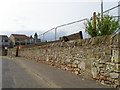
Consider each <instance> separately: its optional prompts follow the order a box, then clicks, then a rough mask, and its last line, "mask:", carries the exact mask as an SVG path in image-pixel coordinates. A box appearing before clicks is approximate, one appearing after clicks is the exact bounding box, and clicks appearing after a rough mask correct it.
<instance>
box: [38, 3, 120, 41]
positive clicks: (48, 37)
mask: <svg viewBox="0 0 120 90" xmlns="http://www.w3.org/2000/svg"><path fill="white" fill-rule="evenodd" d="M106 13H109V14H110V15H111V16H112V17H114V18H115V19H117V20H119V23H120V2H119V4H118V5H116V6H115V7H112V8H110V9H108V10H106V11H103V15H104V14H106ZM86 20H87V18H85V19H81V20H78V21H75V22H71V23H67V24H63V25H60V26H57V27H54V28H52V29H50V30H48V31H46V32H44V33H43V34H41V35H39V38H40V39H41V41H42V42H46V41H47V42H48V41H55V40H59V38H60V37H63V36H68V35H71V34H74V33H78V32H80V31H82V34H83V38H89V37H90V36H89V35H88V34H86V33H85V26H84V23H85V22H86Z"/></svg>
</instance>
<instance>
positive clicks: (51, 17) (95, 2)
mask: <svg viewBox="0 0 120 90" xmlns="http://www.w3.org/2000/svg"><path fill="white" fill-rule="evenodd" d="M118 1H120V0H103V2H104V11H105V10H107V9H110V8H112V7H113V6H116V5H118ZM100 2H101V0H84V1H83V0H0V34H7V35H8V36H10V34H12V33H18V34H26V35H28V36H30V35H33V34H34V33H35V32H37V33H38V34H42V33H44V32H46V31H47V30H50V29H51V28H54V27H56V26H59V25H62V24H66V23H70V22H74V21H77V20H81V19H84V18H90V17H91V16H92V14H93V12H100V5H101V3H100ZM117 11H118V10H117V9H115V10H113V11H111V12H110V14H111V15H115V16H116V15H117V14H118V12H117ZM83 23H84V22H80V23H76V24H74V25H70V26H66V27H62V28H58V32H57V33H58V36H60V35H63V34H64V35H66V34H72V33H74V32H78V31H80V30H82V31H84V25H83ZM53 33H54V31H53V32H50V33H47V34H46V36H47V35H49V37H47V38H50V37H51V38H54V35H52V34H53Z"/></svg>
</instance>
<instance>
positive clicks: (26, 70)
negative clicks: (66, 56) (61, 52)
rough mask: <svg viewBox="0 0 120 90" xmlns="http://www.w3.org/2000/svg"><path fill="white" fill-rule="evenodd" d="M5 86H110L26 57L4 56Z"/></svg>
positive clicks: (3, 77) (3, 74)
mask: <svg viewBox="0 0 120 90" xmlns="http://www.w3.org/2000/svg"><path fill="white" fill-rule="evenodd" d="M2 87H3V88H110V87H107V86H104V85H101V84H100V83H98V82H96V81H94V80H88V79H83V78H82V77H80V76H78V75H75V74H72V73H70V72H68V71H64V70H60V69H57V68H55V67H52V66H50V65H47V64H43V63H40V62H39V63H38V62H34V61H31V60H27V59H24V58H20V57H18V58H14V59H8V58H5V57H4V58H2Z"/></svg>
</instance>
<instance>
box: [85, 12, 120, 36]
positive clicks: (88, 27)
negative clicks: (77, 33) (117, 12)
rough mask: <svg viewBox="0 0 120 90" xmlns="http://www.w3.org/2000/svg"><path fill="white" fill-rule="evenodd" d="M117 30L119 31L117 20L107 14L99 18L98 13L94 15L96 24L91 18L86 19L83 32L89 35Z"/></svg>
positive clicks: (110, 32) (104, 33)
mask: <svg viewBox="0 0 120 90" xmlns="http://www.w3.org/2000/svg"><path fill="white" fill-rule="evenodd" d="M94 27H95V28H94ZM118 31H120V26H119V22H118V20H116V19H115V18H113V17H111V16H110V15H109V14H105V15H104V16H103V18H101V14H100V13H98V15H96V24H95V23H94V22H93V20H92V19H90V20H87V22H86V23H85V32H86V33H88V34H89V35H90V36H91V37H95V36H103V35H110V34H114V33H116V32H118Z"/></svg>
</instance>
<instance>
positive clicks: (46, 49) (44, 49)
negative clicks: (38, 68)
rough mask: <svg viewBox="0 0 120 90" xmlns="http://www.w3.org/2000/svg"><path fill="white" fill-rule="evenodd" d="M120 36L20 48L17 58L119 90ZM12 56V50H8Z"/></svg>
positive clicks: (13, 52)
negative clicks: (45, 65) (61, 70)
mask: <svg viewBox="0 0 120 90" xmlns="http://www.w3.org/2000/svg"><path fill="white" fill-rule="evenodd" d="M119 39H120V33H118V34H113V35H108V36H98V37H93V38H88V39H77V40H71V41H68V42H57V43H51V44H46V45H41V46H36V47H31V48H22V49H21V50H20V51H19V56H21V57H25V58H28V59H31V60H35V61H37V62H39V61H41V62H44V63H47V64H50V65H52V66H55V67H57V68H61V69H63V70H67V71H70V72H72V73H75V74H77V75H81V76H83V77H85V78H91V79H92V78H93V79H95V80H97V81H99V82H101V83H102V84H105V85H108V86H113V87H119V86H120V40H119ZM8 55H9V56H14V55H15V49H10V50H9V54H8Z"/></svg>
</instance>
